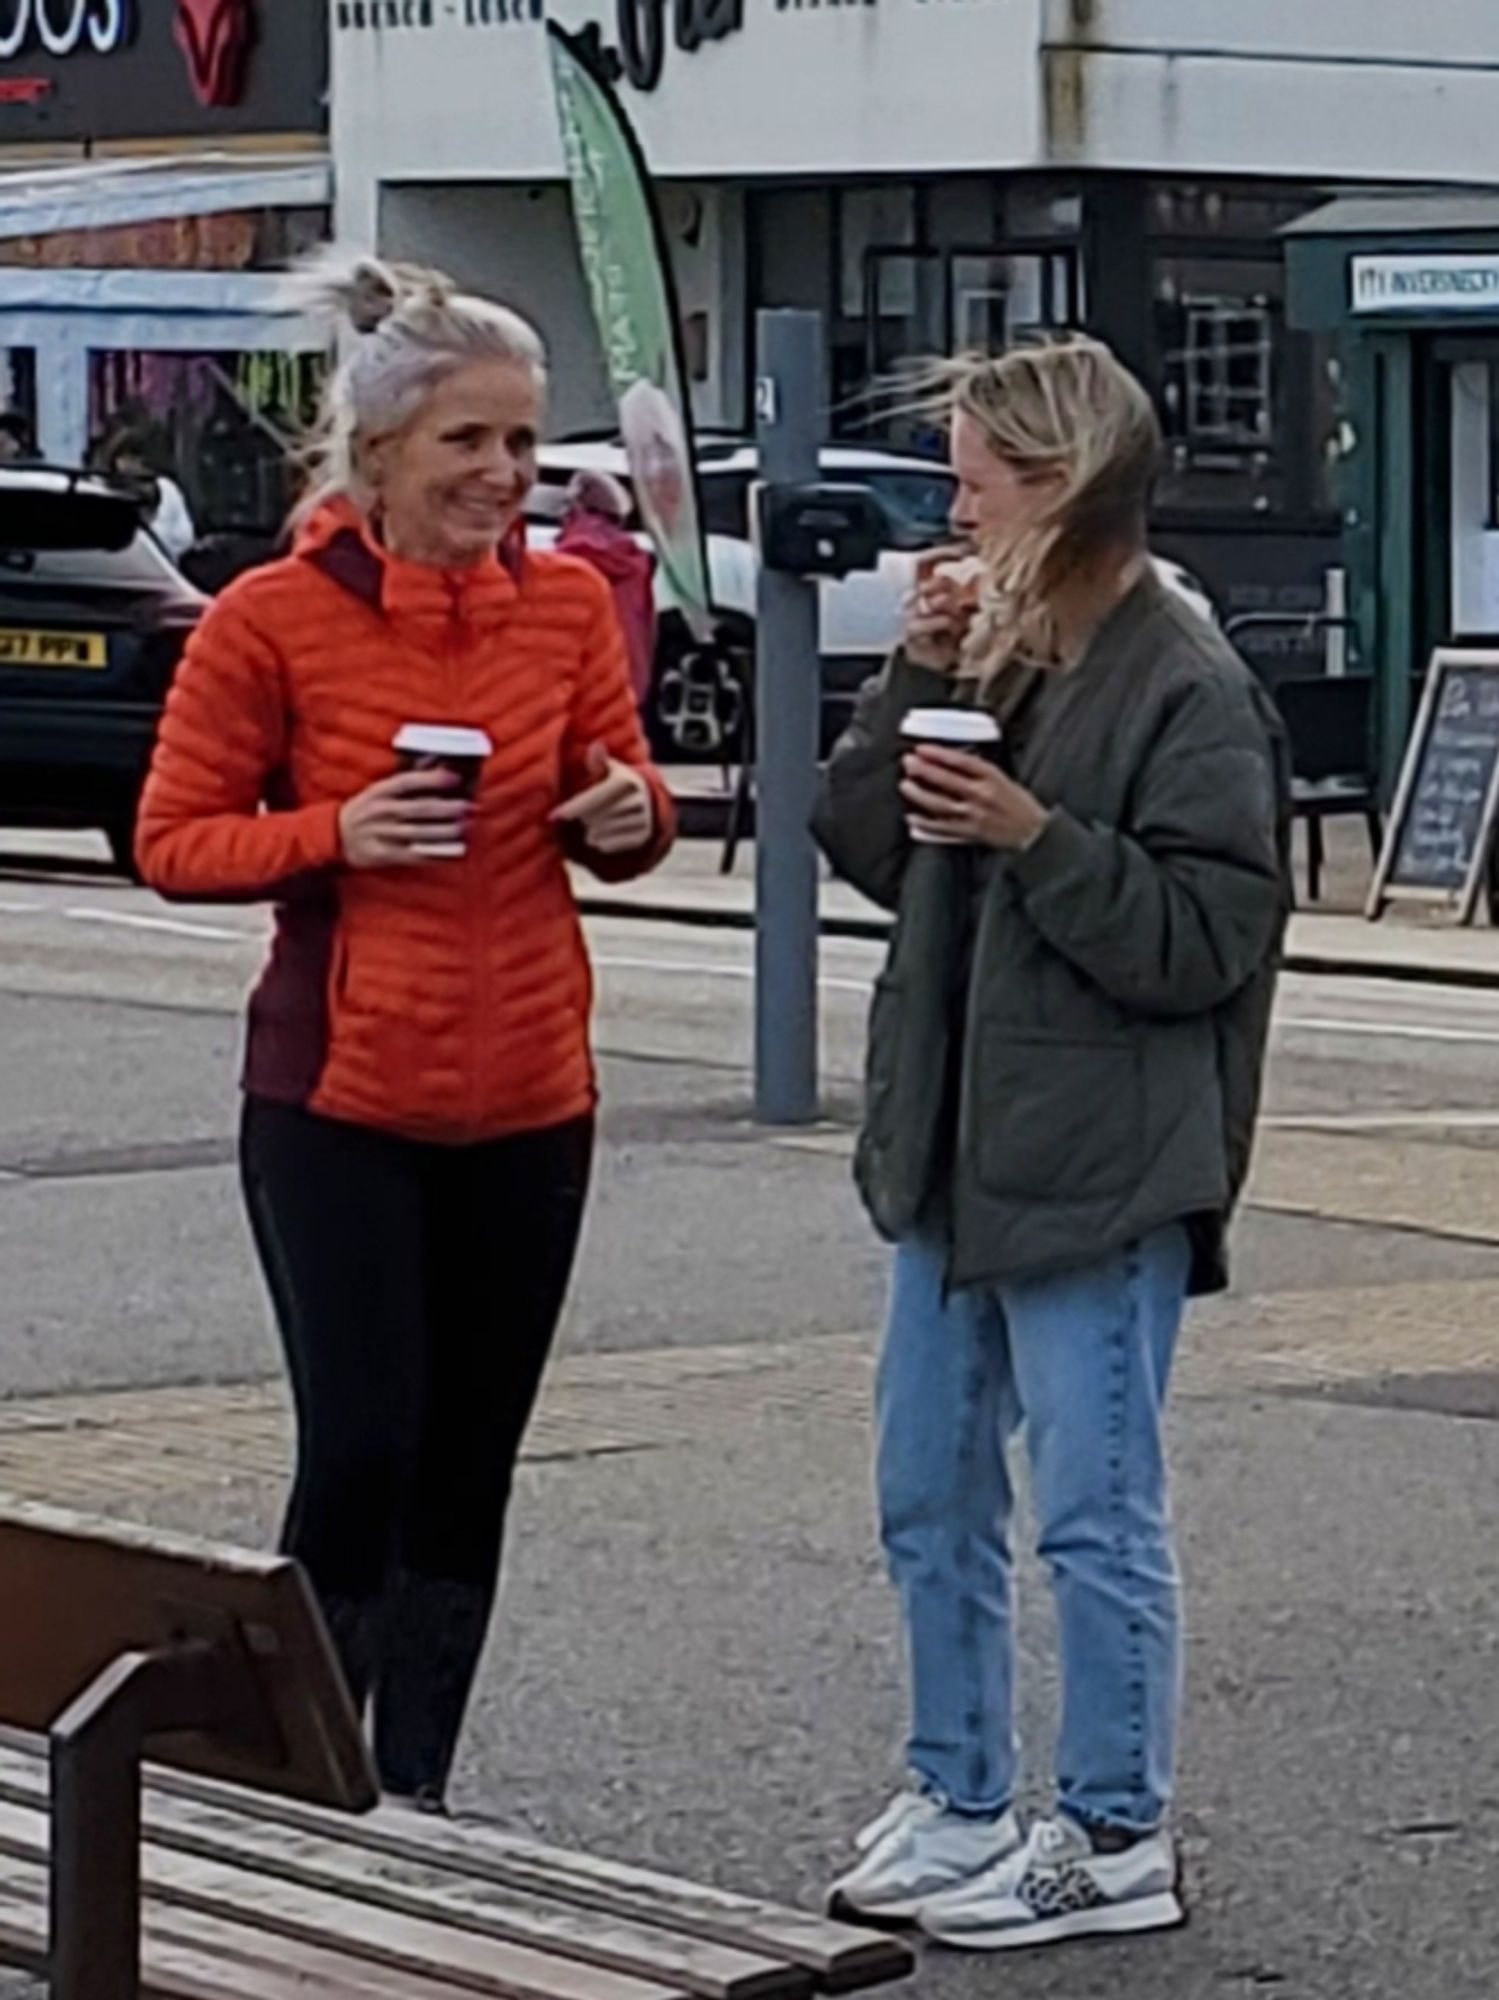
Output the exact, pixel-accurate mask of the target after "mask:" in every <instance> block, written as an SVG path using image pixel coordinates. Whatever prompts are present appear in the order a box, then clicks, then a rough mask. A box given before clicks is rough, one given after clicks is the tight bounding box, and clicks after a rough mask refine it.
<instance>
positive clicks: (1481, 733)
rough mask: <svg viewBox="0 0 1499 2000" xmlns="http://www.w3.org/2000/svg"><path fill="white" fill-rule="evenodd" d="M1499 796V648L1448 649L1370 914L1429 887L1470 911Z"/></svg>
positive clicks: (1419, 725) (1416, 737) (1420, 724)
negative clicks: (1498, 650)
mask: <svg viewBox="0 0 1499 2000" xmlns="http://www.w3.org/2000/svg"><path fill="white" fill-rule="evenodd" d="M1496 799H1499V654H1493V653H1476V652H1475V653H1460V652H1441V653H1438V654H1437V655H1436V657H1435V658H1434V659H1433V661H1432V664H1431V672H1430V675H1429V677H1428V681H1427V687H1426V694H1425V698H1424V699H1423V701H1422V704H1421V712H1420V715H1419V716H1418V717H1417V720H1416V726H1415V729H1414V731H1413V732H1412V735H1411V740H1410V747H1409V749H1408V750H1407V752H1406V759H1405V769H1404V771H1403V772H1402V775H1401V780H1400V790H1399V794H1398V796H1397V799H1396V802H1395V811H1394V815H1393V817H1392V819H1391V823H1390V829H1389V835H1388V838H1387V840H1386V843H1385V853H1384V856H1383V858H1382V859H1381V862H1380V868H1379V874H1378V877H1377V878H1376V882H1375V890H1374V898H1373V901H1372V903H1371V909H1370V914H1371V915H1374V916H1377V915H1378V914H1379V910H1380V908H1381V907H1382V905H1383V902H1384V900H1385V899H1386V898H1387V897H1390V896H1401V895H1409V896H1426V897H1432V898H1435V899H1438V900H1450V901H1452V902H1453V903H1455V904H1457V905H1458V906H1459V910H1460V914H1461V916H1462V919H1463V921H1464V922H1466V921H1467V919H1468V918H1469V917H1470V916H1471V915H1472V912H1473V907H1474V904H1475V903H1476V901H1477V896H1478V890H1479V885H1480V883H1481V881H1482V879H1483V874H1484V869H1485V865H1486V863H1487V861H1488V852H1489V845H1490V842H1491V839H1492V837H1493V827H1494V812H1495V804H1496Z"/></svg>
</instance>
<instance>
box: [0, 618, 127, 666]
mask: <svg viewBox="0 0 1499 2000" xmlns="http://www.w3.org/2000/svg"><path fill="white" fill-rule="evenodd" d="M108 665H109V645H108V642H107V640H106V639H105V637H104V634H103V633H102V632H18V631H15V630H13V629H12V630H7V629H5V628H4V627H0V667H92V668H95V669H97V668H99V667H107V666H108Z"/></svg>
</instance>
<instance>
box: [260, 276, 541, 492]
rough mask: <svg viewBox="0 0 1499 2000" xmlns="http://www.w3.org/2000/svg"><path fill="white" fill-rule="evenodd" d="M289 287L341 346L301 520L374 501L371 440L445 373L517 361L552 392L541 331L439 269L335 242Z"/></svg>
mask: <svg viewBox="0 0 1499 2000" xmlns="http://www.w3.org/2000/svg"><path fill="white" fill-rule="evenodd" d="M290 290H291V294H292V296H293V297H294V298H295V299H296V300H297V302H298V303H299V304H300V305H301V307H302V308H303V310H304V311H306V312H307V313H308V314H309V315H310V316H311V317H313V318H316V319H320V320H321V321H323V323H324V324H326V325H327V326H328V327H329V328H330V330H331V331H332V332H333V333H334V334H335V335H336V336H337V339H338V346H339V350H340V359H339V362H338V365H337V367H336V368H335V369H334V371H333V374H332V377H331V378H330V380H329V383H328V388H327V391H326V394H325V396H324V399H323V414H322V420H321V422H320V423H319V425H318V428H317V431H316V432H315V434H314V435H313V438H312V439H311V441H310V444H309V446H308V449H307V451H306V454H305V456H306V462H307V467H308V473H309V482H308V488H307V491H306V493H305V495H304V497H303V499H302V500H301V502H300V504H299V505H298V507H297V510H296V515H295V516H294V518H295V519H298V520H300V519H305V517H306V516H307V515H308V514H310V513H312V512H313V511H314V510H315V509H316V508H317V507H319V506H320V505H321V504H322V503H323V502H324V501H326V500H330V499H332V498H334V497H335V496H338V495H346V496H347V497H348V498H350V499H352V500H353V501H354V502H355V503H356V504H357V505H359V506H361V507H368V506H369V505H370V503H371V501H372V499H373V495H372V494H371V492H370V490H369V488H368V486H367V484H366V481H365V477H364V470H363V462H362V461H363V448H364V446H365V444H366V443H367V442H368V441H369V440H370V439H371V438H373V437H377V436H379V435H381V434H382V433H389V432H391V431H396V430H399V429H400V428H401V426H402V425H403V424H404V423H405V422H406V421H407V419H408V418H410V417H411V416H412V415H413V414H414V413H415V411H416V410H417V409H418V408H419V407H420V406H421V404H422V403H423V402H424V401H425V399H426V398H427V397H428V396H429V395H430V394H431V393H432V391H433V390H434V389H435V388H436V387H437V385H438V383H439V382H440V381H441V380H442V379H443V377H444V376H445V375H450V374H452V373H453V372H454V371H455V370H456V369H458V368H462V367H464V366H465V365H466V364H467V363H469V362H471V361H514V362H517V363H519V364H520V365H522V366H524V367H527V368H530V369H532V370H533V371H534V372H535V375H536V380H537V383H538V386H539V387H540V388H541V389H542V391H543V392H545V389H546V375H547V362H546V349H545V348H544V346H543V345H542V341H541V336H540V334H538V333H537V331H536V329H535V328H534V327H533V326H532V325H531V324H530V323H529V321H527V320H524V319H522V318H521V316H520V314H519V313H517V312H512V311H511V309H510V308H509V307H508V306H502V305H498V304H496V303H495V302H494V301H493V300H492V299H483V298H478V297H476V296H474V295H472V294H470V293H467V292H460V291H459V290H458V288H457V286H456V285H455V284H454V283H453V282H452V280H451V279H450V278H447V277H445V276H444V275H443V274H442V272H440V271H428V270H424V269H421V268H419V267H417V266H414V265H410V264H390V263H386V262H385V261H384V260H382V259H381V258H379V257H372V256H368V255H366V254H365V253H364V252H362V251H348V250H344V249H341V248H339V247H338V246H337V245H333V246H331V247H329V248H326V249H324V250H321V251H319V252H317V253H315V254H314V255H313V256H312V257H311V258H310V259H309V260H308V261H307V262H306V263H305V264H304V265H302V267H301V268H300V270H298V271H297V273H296V274H295V275H294V277H293V280H292V283H291V287H290Z"/></svg>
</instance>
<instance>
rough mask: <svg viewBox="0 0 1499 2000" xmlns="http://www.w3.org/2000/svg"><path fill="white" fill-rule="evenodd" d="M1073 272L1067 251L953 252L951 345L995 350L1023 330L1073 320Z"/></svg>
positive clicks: (1072, 258)
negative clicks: (962, 253) (966, 253)
mask: <svg viewBox="0 0 1499 2000" xmlns="http://www.w3.org/2000/svg"><path fill="white" fill-rule="evenodd" d="M1076 270H1077V259H1076V257H1075V256H1074V255H1073V253H1072V252H1071V251H1070V250H1049V251H1043V252H1036V251H1017V252H1014V253H1012V254H1009V255H991V254H988V253H984V254H979V255H958V256H954V257H953V258H952V260H951V276H950V291H951V299H950V305H949V314H950V320H951V333H950V337H949V345H950V346H951V347H952V349H953V350H954V352H956V353H960V354H971V353H998V352H999V351H1000V350H1001V349H1003V348H1006V347H1010V346H1013V345H1014V343H1015V342H1016V341H1017V340H1022V339H1024V338H1025V336H1026V335H1027V334H1031V333H1036V332H1039V331H1041V330H1043V329H1055V328H1059V327H1066V326H1071V325H1073V324H1075V322H1076V318H1077V300H1076Z"/></svg>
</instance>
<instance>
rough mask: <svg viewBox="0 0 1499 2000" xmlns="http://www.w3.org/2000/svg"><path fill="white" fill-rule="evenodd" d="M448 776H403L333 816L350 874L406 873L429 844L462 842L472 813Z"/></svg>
mask: <svg viewBox="0 0 1499 2000" xmlns="http://www.w3.org/2000/svg"><path fill="white" fill-rule="evenodd" d="M458 784H459V780H458V778H457V776H456V774H455V773H454V772H452V771H402V772H400V773H399V774H398V775H397V776H396V777H394V778H382V779H381V780H380V782H379V783H378V784H375V785H371V786H369V787H368V789H367V790H365V791H362V792H360V793H359V794H358V795H357V797H355V798H352V799H350V800H349V802H348V803H347V805H345V806H344V808H343V810H342V811H341V812H340V813H339V816H338V833H339V839H340V841H341V842H342V844H343V852H344V860H345V861H347V862H348V864H349V866H350V867H351V868H409V867H414V866H416V865H418V864H419V863H421V862H423V861H426V860H428V859H429V858H430V857H429V856H427V855H425V854H423V853H422V852H421V851H420V849H421V847H422V846H423V845H428V846H430V845H431V844H432V843H433V842H439V843H440V842H443V841H461V840H462V839H463V838H464V835H465V834H466V832H467V830H468V822H469V818H470V815H471V813H472V811H473V808H472V807H471V806H470V805H469V803H468V801H467V800H466V799H464V798H463V797H461V796H460V795H459V793H458V789H457V788H458Z"/></svg>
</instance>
